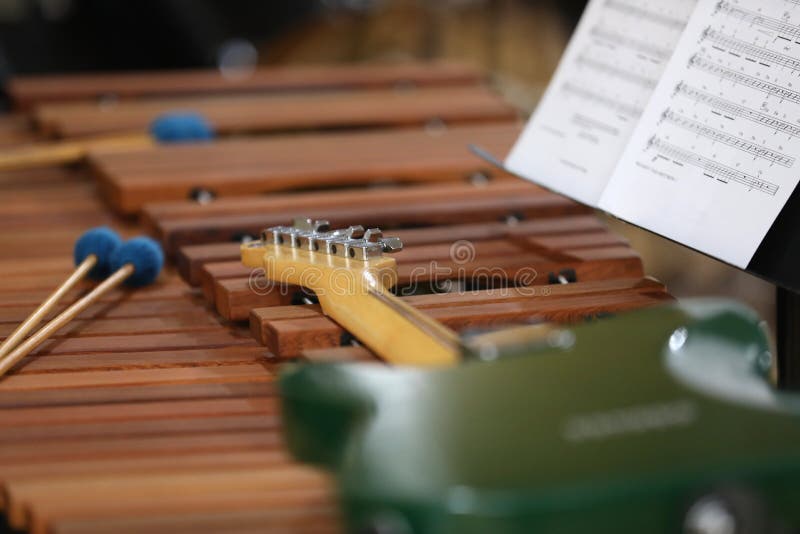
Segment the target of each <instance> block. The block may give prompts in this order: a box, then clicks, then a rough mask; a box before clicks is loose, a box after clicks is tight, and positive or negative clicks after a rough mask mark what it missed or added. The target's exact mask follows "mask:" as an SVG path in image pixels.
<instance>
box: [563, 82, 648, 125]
mask: <svg viewBox="0 0 800 534" xmlns="http://www.w3.org/2000/svg"><path fill="white" fill-rule="evenodd" d="M562 90H563V91H564V92H566V93H569V94H572V95H575V96H578V97H580V98H583V99H586V100H589V101H591V102H594V103H595V104H600V105H601V106H604V107H607V108H609V109H612V110H614V111H616V112H619V113H623V114H625V115H630V116H631V117H638V116H639V115H641V114H642V108H640V107H637V106H634V105H631V104H628V103H626V102H620V101H619V100H615V99H613V98H609V97H607V96H604V95H601V94H599V93H597V92H595V91H592V90H589V89H586V88H584V87H580V86H578V85H575V84H573V83H569V82H568V83H565V84H564V85H563V86H562Z"/></svg>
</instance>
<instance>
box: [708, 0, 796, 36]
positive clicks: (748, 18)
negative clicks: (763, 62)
mask: <svg viewBox="0 0 800 534" xmlns="http://www.w3.org/2000/svg"><path fill="white" fill-rule="evenodd" d="M718 10H719V12H720V13H725V14H726V15H729V16H731V17H735V18H737V19H739V20H742V21H744V22H749V23H750V24H753V25H755V26H761V27H762V28H766V29H768V30H772V31H775V32H777V33H779V34H781V35H786V36H789V38H791V39H798V38H800V27H798V26H795V25H793V24H787V23H785V22H783V21H782V20H779V19H774V18H771V17H765V16H764V15H762V14H760V13H756V12H754V11H748V10H747V9H742V8H741V7H737V6H734V5H733V4H731V3H730V2H720V3H719V7H718Z"/></svg>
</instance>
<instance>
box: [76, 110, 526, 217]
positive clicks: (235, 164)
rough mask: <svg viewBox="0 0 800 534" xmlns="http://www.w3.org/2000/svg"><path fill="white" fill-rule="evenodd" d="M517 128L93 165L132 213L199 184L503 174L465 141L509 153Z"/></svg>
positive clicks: (154, 153)
mask: <svg viewBox="0 0 800 534" xmlns="http://www.w3.org/2000/svg"><path fill="white" fill-rule="evenodd" d="M518 131H519V129H518V126H517V125H516V124H501V125H491V126H470V127H465V126H459V127H453V128H450V129H448V130H447V131H445V132H443V133H441V134H439V135H430V134H429V133H426V132H425V131H423V130H416V129H415V130H403V131H381V132H371V133H365V132H359V133H328V134H304V135H301V136H277V137H273V138H267V139H247V140H230V141H219V142H216V143H210V144H200V145H186V146H180V147H175V146H173V147H154V148H151V149H144V150H136V151H130V152H124V153H122V152H121V153H114V154H111V153H103V154H100V153H97V154H93V155H91V156H90V158H89V164H90V166H91V167H92V169H93V170H94V173H95V176H96V177H97V179H98V181H99V185H100V187H101V190H102V191H103V193H104V195H105V197H106V198H107V199H108V201H109V202H110V204H111V205H112V207H113V208H114V209H115V210H117V211H120V212H122V213H134V212H137V211H139V210H140V209H141V208H142V207H143V206H144V205H145V204H147V203H153V202H161V201H169V200H181V201H185V200H186V199H188V198H190V195H191V193H192V192H193V191H194V190H196V189H198V188H201V189H205V190H208V191H210V192H212V193H213V194H215V195H217V196H230V195H239V196H241V195H257V194H260V193H274V192H278V191H286V190H298V189H309V188H325V187H343V186H364V185H369V184H386V183H387V182H405V183H409V182H410V183H421V182H437V181H438V182H442V181H459V180H465V179H467V178H469V177H470V176H472V175H476V174H478V173H483V174H487V175H491V174H498V173H489V172H487V171H486V163H485V162H483V161H482V160H480V159H479V158H477V157H476V156H473V155H471V154H469V153H468V151H467V145H468V144H469V143H483V144H484V145H485V146H487V147H491V148H492V149H493V150H497V151H498V153H500V152H505V151H507V150H508V148H509V147H510V145H511V143H512V142H513V139H514V138H515V137H516V135H517V133H518ZM251 199H252V200H255V198H254V197H247V198H243V199H240V200H241V201H244V202H247V201H248V200H251ZM212 204H213V203H212ZM210 211H212V212H215V211H218V209H212V210H210Z"/></svg>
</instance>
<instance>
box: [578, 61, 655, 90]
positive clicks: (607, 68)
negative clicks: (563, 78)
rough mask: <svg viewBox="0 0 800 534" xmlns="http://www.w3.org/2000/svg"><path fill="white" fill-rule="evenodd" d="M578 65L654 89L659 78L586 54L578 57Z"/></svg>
mask: <svg viewBox="0 0 800 534" xmlns="http://www.w3.org/2000/svg"><path fill="white" fill-rule="evenodd" d="M577 63H578V65H582V66H584V67H588V68H591V69H594V70H597V71H600V72H603V73H605V74H608V75H611V76H614V77H616V78H619V79H620V80H623V81H626V82H630V83H635V84H638V85H641V86H642V87H646V88H649V89H652V88H654V87H655V86H656V83H658V80H654V79H653V78H650V77H648V76H642V75H641V74H637V73H635V72H631V71H629V70H626V69H623V68H620V67H615V66H613V65H609V64H608V63H604V62H602V61H597V60H596V59H592V58H589V57H586V56H579V57H578V59H577Z"/></svg>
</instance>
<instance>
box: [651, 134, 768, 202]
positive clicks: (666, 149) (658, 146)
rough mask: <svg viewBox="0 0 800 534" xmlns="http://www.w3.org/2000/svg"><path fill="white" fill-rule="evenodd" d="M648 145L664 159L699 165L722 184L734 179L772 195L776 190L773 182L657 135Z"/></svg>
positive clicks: (705, 173) (710, 176)
mask: <svg viewBox="0 0 800 534" xmlns="http://www.w3.org/2000/svg"><path fill="white" fill-rule="evenodd" d="M648 147H649V148H652V149H654V150H655V151H656V152H658V154H659V155H660V156H661V157H662V158H664V159H667V160H672V161H674V162H678V163H686V164H689V165H694V166H696V167H699V168H700V169H702V170H703V175H704V176H707V177H708V178H712V179H714V180H717V181H718V182H721V183H723V184H727V183H730V182H731V181H734V182H738V183H740V184H742V185H744V186H746V187H748V188H749V189H752V190H756V191H760V192H762V193H767V194H768V195H774V194H775V193H777V192H778V186H777V185H775V184H772V183H769V182H765V181H764V180H760V179H758V178H756V177H754V176H750V175H749V174H747V173H745V172H741V171H737V170H736V169H732V168H730V167H728V166H726V165H723V164H721V163H718V162H716V161H713V160H710V159H708V158H705V157H703V156H701V155H700V154H697V153H695V152H692V151H691V150H686V149H683V148H680V147H678V146H675V145H671V144H669V143H667V142H664V141H662V140H661V139H659V138H658V137H655V138H653V139H651V140H650V143H648Z"/></svg>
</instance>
